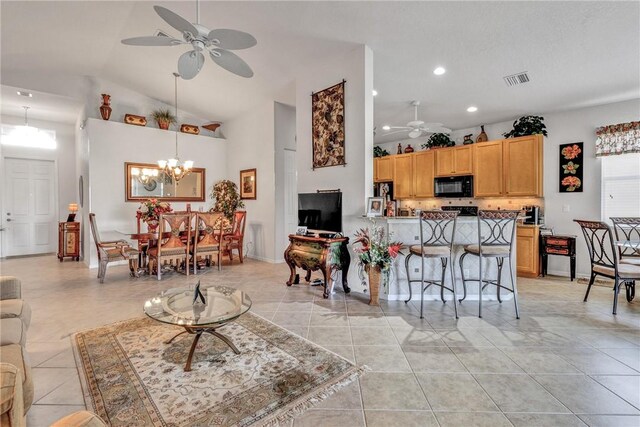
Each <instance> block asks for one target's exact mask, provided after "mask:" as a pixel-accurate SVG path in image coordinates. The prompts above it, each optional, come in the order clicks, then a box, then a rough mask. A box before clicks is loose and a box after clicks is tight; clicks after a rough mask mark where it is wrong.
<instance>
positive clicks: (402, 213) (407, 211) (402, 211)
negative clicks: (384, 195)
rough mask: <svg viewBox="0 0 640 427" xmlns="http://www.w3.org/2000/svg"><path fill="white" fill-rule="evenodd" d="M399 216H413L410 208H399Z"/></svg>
mask: <svg viewBox="0 0 640 427" xmlns="http://www.w3.org/2000/svg"><path fill="white" fill-rule="evenodd" d="M398 216H411V209H410V208H398Z"/></svg>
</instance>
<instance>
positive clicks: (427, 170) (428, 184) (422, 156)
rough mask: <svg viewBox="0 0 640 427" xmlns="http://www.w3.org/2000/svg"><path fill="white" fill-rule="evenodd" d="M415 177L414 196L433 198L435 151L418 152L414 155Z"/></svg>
mask: <svg viewBox="0 0 640 427" xmlns="http://www.w3.org/2000/svg"><path fill="white" fill-rule="evenodd" d="M413 176H414V181H413V195H414V196H415V197H433V196H434V188H433V178H434V176H435V152H434V151H431V150H428V151H418V152H417V153H415V154H414V155H413Z"/></svg>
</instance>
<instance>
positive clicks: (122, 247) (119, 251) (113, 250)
mask: <svg viewBox="0 0 640 427" xmlns="http://www.w3.org/2000/svg"><path fill="white" fill-rule="evenodd" d="M89 223H90V224H91V234H93V240H94V241H95V242H96V250H97V251H98V262H99V267H98V279H100V283H104V277H105V276H106V274H107V264H109V263H110V262H114V261H129V270H131V276H132V277H137V276H138V254H139V252H138V251H137V250H136V249H134V248H132V247H131V246H130V245H129V243H127V241H125V240H115V241H109V242H103V241H102V240H101V239H100V233H99V231H98V224H97V223H96V215H95V214H93V213H90V214H89Z"/></svg>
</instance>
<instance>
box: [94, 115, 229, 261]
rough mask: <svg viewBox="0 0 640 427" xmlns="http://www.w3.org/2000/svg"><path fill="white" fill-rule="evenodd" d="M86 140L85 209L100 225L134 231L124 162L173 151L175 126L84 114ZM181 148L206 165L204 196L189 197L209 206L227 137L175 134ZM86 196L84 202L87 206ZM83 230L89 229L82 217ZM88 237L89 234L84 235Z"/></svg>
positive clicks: (223, 167)
mask: <svg viewBox="0 0 640 427" xmlns="http://www.w3.org/2000/svg"><path fill="white" fill-rule="evenodd" d="M85 130H86V132H87V139H88V145H89V179H88V181H89V182H87V180H86V178H85V185H87V184H88V185H89V186H90V191H89V193H90V202H89V212H93V213H95V214H96V219H97V221H98V225H99V230H100V231H101V232H103V231H110V230H119V231H129V230H131V231H135V228H136V219H135V212H136V209H137V207H138V205H139V203H138V202H126V201H125V182H124V163H125V162H141V163H155V162H156V161H157V160H159V159H165V158H169V157H173V155H174V152H175V151H174V150H175V148H174V144H175V132H172V131H164V130H160V129H153V128H146V127H140V126H132V125H127V124H124V123H116V122H110V121H109V122H107V121H104V120H101V119H91V118H90V119H88V120H87V125H86V129H85ZM178 136H179V140H178V141H179V153H180V155H181V157H182V159H183V160H193V161H194V162H195V164H194V166H195V167H198V168H205V169H206V195H207V196H206V202H204V203H191V208H192V209H193V210H198V209H199V208H200V207H201V206H202V207H204V208H205V209H208V208H210V207H211V206H212V203H211V201H210V198H209V193H210V191H211V188H212V187H213V184H215V183H216V182H218V181H219V180H221V179H225V178H226V176H227V164H226V159H227V145H226V144H227V143H226V142H225V141H223V140H220V139H214V138H209V137H206V136H198V135H188V134H184V133H180V134H179V135H178ZM86 203H87V201H86V200H85V207H86V206H87V204H86ZM171 205H172V207H173V208H174V209H175V210H183V209H184V208H185V206H186V204H185V203H184V202H172V203H171ZM85 227H86V228H85V236H88V235H89V234H90V231H89V228H88V224H87V223H85ZM86 241H87V242H88V241H89V239H86ZM91 245H92V246H90V254H91V259H90V266H92V267H94V266H96V265H97V263H96V262H97V258H96V256H97V255H96V251H95V248H94V247H93V243H91Z"/></svg>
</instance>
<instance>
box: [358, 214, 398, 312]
mask: <svg viewBox="0 0 640 427" xmlns="http://www.w3.org/2000/svg"><path fill="white" fill-rule="evenodd" d="M389 237H390V236H388V235H387V233H385V229H384V227H382V226H376V225H375V224H374V225H373V226H372V227H371V230H370V229H369V228H363V229H360V230H358V231H357V232H356V234H355V241H354V244H353V250H354V251H355V253H356V254H357V255H358V264H359V265H360V267H361V268H364V270H366V272H367V275H368V276H369V305H379V301H378V298H379V293H380V282H381V279H382V278H383V276H384V278H385V279H386V278H388V276H389V272H390V271H391V264H392V263H393V260H394V259H395V258H396V257H397V256H398V253H399V252H400V248H401V247H402V243H401V242H393V241H391V240H389ZM384 283H386V280H384Z"/></svg>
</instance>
